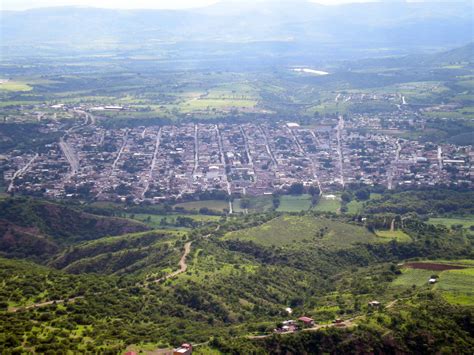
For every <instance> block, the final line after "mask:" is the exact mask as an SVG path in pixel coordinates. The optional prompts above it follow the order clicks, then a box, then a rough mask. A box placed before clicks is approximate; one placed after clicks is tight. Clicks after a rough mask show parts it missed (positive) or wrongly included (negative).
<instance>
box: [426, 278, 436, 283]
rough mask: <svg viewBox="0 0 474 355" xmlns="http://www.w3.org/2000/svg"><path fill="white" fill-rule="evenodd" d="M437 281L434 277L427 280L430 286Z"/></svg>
mask: <svg viewBox="0 0 474 355" xmlns="http://www.w3.org/2000/svg"><path fill="white" fill-rule="evenodd" d="M437 281H438V280H436V279H435V278H434V277H432V278H431V279H429V280H428V282H429V283H430V284H435V283H436V282H437Z"/></svg>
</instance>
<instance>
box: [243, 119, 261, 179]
mask: <svg viewBox="0 0 474 355" xmlns="http://www.w3.org/2000/svg"><path fill="white" fill-rule="evenodd" d="M240 133H241V134H242V138H243V140H244V147H245V153H246V154H247V160H248V162H249V165H250V166H251V167H252V170H253V176H254V178H255V181H254V182H257V174H256V172H255V166H254V165H253V159H252V155H251V154H250V148H249V143H248V138H247V134H246V133H245V131H244V129H243V128H242V127H240Z"/></svg>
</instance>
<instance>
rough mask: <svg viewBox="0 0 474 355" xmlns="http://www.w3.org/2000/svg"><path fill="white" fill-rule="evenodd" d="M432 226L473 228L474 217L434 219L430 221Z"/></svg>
mask: <svg viewBox="0 0 474 355" xmlns="http://www.w3.org/2000/svg"><path fill="white" fill-rule="evenodd" d="M428 223H430V224H434V225H437V224H442V225H443V226H446V227H448V228H451V226H453V225H462V227H463V228H471V227H472V226H474V216H470V217H433V218H430V219H429V220H428Z"/></svg>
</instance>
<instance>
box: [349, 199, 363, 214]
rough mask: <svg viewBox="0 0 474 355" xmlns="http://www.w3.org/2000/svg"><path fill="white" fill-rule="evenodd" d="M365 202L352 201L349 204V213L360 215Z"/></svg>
mask: <svg viewBox="0 0 474 355" xmlns="http://www.w3.org/2000/svg"><path fill="white" fill-rule="evenodd" d="M362 206H363V202H361V201H357V200H352V201H351V202H349V203H348V204H347V213H350V214H359V213H361V212H362Z"/></svg>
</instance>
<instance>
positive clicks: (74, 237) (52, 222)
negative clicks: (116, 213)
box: [0, 199, 149, 257]
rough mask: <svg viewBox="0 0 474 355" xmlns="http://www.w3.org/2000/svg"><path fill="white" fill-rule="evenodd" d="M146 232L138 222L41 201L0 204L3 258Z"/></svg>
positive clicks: (40, 254)
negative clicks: (102, 238)
mask: <svg viewBox="0 0 474 355" xmlns="http://www.w3.org/2000/svg"><path fill="white" fill-rule="evenodd" d="M148 229H149V227H147V226H146V225H145V224H143V223H140V222H135V221H132V220H127V219H123V218H114V217H103V216H96V215H93V214H90V213H85V212H82V211H80V210H76V209H73V208H70V207H66V206H64V205H60V204H55V203H50V202H45V201H39V200H33V199H5V200H1V201H0V250H1V255H3V256H13V257H29V256H32V257H44V256H51V255H53V254H54V253H56V252H57V251H59V250H60V249H61V248H63V247H64V246H66V245H71V244H73V243H77V242H80V241H85V240H92V239H97V238H101V237H104V236H110V235H121V234H125V233H129V232H140V231H145V230H148Z"/></svg>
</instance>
